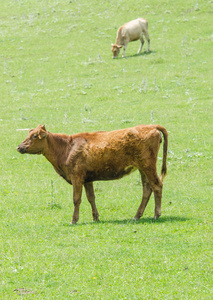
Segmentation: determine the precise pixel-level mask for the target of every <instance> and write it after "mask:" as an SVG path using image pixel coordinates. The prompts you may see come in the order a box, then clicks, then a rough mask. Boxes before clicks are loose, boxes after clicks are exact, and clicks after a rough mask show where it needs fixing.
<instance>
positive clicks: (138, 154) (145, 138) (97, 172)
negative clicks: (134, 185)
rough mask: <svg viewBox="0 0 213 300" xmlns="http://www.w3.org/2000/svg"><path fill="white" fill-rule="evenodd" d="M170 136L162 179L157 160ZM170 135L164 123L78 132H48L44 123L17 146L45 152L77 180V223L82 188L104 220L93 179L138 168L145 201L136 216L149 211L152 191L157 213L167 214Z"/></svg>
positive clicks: (70, 180)
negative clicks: (164, 191) (164, 192)
mask: <svg viewBox="0 0 213 300" xmlns="http://www.w3.org/2000/svg"><path fill="white" fill-rule="evenodd" d="M160 132H162V134H163V136H164V146H163V162H162V168H161V179H160V178H159V177H158V175H157V170H156V163H157V156H158V151H159V148H160V143H161V141H162V137H161V133H160ZM167 146H168V134H167V131H166V129H165V128H164V127H162V126H160V125H138V126H135V127H132V128H127V129H121V130H114V131H109V132H107V131H97V132H94V133H88V132H86V133H78V134H73V135H65V134H54V133H51V132H48V131H47V130H46V128H45V126H43V125H39V126H38V127H37V128H35V129H32V130H30V131H29V134H28V136H27V137H26V139H25V140H24V141H23V142H22V143H21V144H20V145H19V146H18V147H17V150H18V151H19V152H20V153H22V154H23V153H29V154H43V155H44V156H45V157H46V159H47V160H48V161H49V162H50V163H51V164H52V165H53V167H54V169H55V170H56V172H57V173H58V174H59V175H60V176H62V177H63V178H64V179H65V180H66V181H67V182H68V183H70V184H72V185H73V202H74V214H73V219H72V224H75V223H76V222H77V221H78V219H79V206H80V203H81V194H82V187H83V186H84V188H85V191H86V195H87V198H88V201H89V202H90V204H91V207H92V215H93V220H94V221H99V214H98V210H97V207H96V204H95V194H94V189H93V181H97V180H112V179H119V178H122V177H123V176H124V175H127V174H130V173H131V172H133V171H134V170H136V169H138V170H139V172H140V174H141V179H142V184H143V197H142V202H141V204H140V206H139V208H138V210H137V213H136V215H135V218H134V219H135V220H138V219H139V218H140V217H141V216H142V215H143V212H144V210H145V207H146V205H147V203H148V201H149V198H150V196H151V193H152V191H153V192H154V196H155V215H154V218H155V219H157V218H158V217H159V216H160V215H161V197H162V187H163V178H164V176H165V175H166V170H167V168H166V158H167Z"/></svg>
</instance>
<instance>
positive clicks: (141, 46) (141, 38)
mask: <svg viewBox="0 0 213 300" xmlns="http://www.w3.org/2000/svg"><path fill="white" fill-rule="evenodd" d="M140 41H141V44H140V48H139V49H138V52H137V54H139V53H141V50H142V48H143V44H144V39H143V34H141V36H140Z"/></svg>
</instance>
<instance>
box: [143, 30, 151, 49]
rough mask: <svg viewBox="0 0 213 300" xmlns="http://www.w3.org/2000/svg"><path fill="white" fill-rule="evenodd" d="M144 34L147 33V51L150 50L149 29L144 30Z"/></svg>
mask: <svg viewBox="0 0 213 300" xmlns="http://www.w3.org/2000/svg"><path fill="white" fill-rule="evenodd" d="M144 35H145V38H146V40H147V52H149V47H150V38H149V34H148V31H144Z"/></svg>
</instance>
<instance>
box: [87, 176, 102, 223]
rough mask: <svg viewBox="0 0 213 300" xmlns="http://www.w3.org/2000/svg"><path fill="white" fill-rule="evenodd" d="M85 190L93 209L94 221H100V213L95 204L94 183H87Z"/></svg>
mask: <svg viewBox="0 0 213 300" xmlns="http://www.w3.org/2000/svg"><path fill="white" fill-rule="evenodd" d="M84 188H85V191H86V195H87V199H88V201H89V203H90V205H91V207H92V216H93V221H99V213H98V210H97V207H96V204H95V193H94V189H93V183H92V182H88V183H85V184H84Z"/></svg>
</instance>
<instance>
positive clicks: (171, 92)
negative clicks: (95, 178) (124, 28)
mask: <svg viewBox="0 0 213 300" xmlns="http://www.w3.org/2000/svg"><path fill="white" fill-rule="evenodd" d="M212 11H213V1H209V0H206V1H195V0H184V1H183V0H180V1H174V0H170V1H168V0H164V1H157V0H149V1H148V0H144V1H143V2H141V1H139V0H135V1H134V3H133V2H132V3H131V2H130V1H127V0H119V1H110V0H105V1H102V0H101V1H97V0H94V1H86V0H81V1H77V0H72V1H58V0H49V1H48V0H40V1H39V0H34V1H29V0H7V1H6V0H2V1H1V3H0V49H1V51H0V87H1V100H0V108H1V109H0V133H1V140H0V169H1V172H0V299H4V300H7V299H71V298H74V299H150V300H151V299H171V300H173V299H184V300H185V299H189V300H191V299H198V300H200V299H209V300H210V299H212V298H213V274H212V270H213V249H212V245H213V243H212V242H213V241H212V237H213V234H212V231H213V226H212V223H213V217H212V188H213V176H212V175H213V174H212V173H213V172H212V169H213V163H212V152H213V137H212V133H213V122H212V120H213V108H212V103H213V101H212V99H213V95H212V82H213V76H212V70H213V63H212V42H213V32H212V26H211V24H212ZM137 17H144V18H146V19H147V20H148V22H149V35H150V39H151V45H150V49H151V52H150V53H149V54H147V53H145V50H146V47H147V44H146V43H145V45H144V48H143V51H142V53H141V54H140V55H136V53H137V50H138V48H139V42H134V43H130V44H129V45H128V48H127V51H126V56H127V57H126V59H122V57H121V56H122V55H121V54H120V56H119V58H118V59H115V60H113V59H112V53H111V43H114V42H115V38H116V32H117V29H118V27H119V26H121V25H122V24H123V23H125V22H127V21H130V20H132V19H135V18H137ZM151 123H155V124H161V125H162V126H165V127H166V129H167V130H168V132H169V153H168V176H167V177H166V179H165V184H164V191H163V203H162V216H161V218H160V219H159V220H157V221H153V216H154V200H153V197H152V198H151V199H150V202H149V204H148V206H147V208H146V210H145V214H144V216H143V218H141V220H140V221H137V222H135V221H133V220H132V218H133V216H134V215H135V213H136V210H137V208H138V206H139V203H140V201H141V189H142V187H141V183H140V177H139V173H137V172H135V173H133V174H132V175H131V176H129V177H125V178H124V179H122V180H119V181H111V182H96V183H95V191H96V199H97V201H96V202H97V207H98V210H99V213H100V220H101V221H100V222H99V223H93V222H92V216H91V210H90V206H89V203H88V202H87V200H86V197H85V194H83V201H82V204H81V209H80V220H79V222H78V224H77V225H74V226H70V225H69V224H70V221H71V217H72V213H73V203H72V187H71V186H69V185H68V184H67V183H66V182H65V181H63V180H62V179H61V178H59V176H58V175H57V174H56V173H55V171H54V170H53V168H52V166H51V165H50V164H49V163H48V162H47V161H46V160H45V158H44V157H41V156H30V155H24V156H21V155H20V154H19V153H18V152H17V151H16V147H17V145H18V144H19V143H20V142H21V141H22V140H23V139H24V138H25V136H26V135H27V131H23V129H27V128H29V129H30V128H34V127H36V126H37V125H38V124H45V125H46V128H47V130H49V131H51V132H55V133H56V132H61V133H67V134H72V133H77V132H83V131H95V130H114V129H120V128H125V127H130V126H134V125H137V124H151ZM20 129H21V130H20ZM159 156H160V157H159V162H158V163H159V166H160V164H161V161H162V160H161V159H162V147H161V149H160V152H159Z"/></svg>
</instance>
